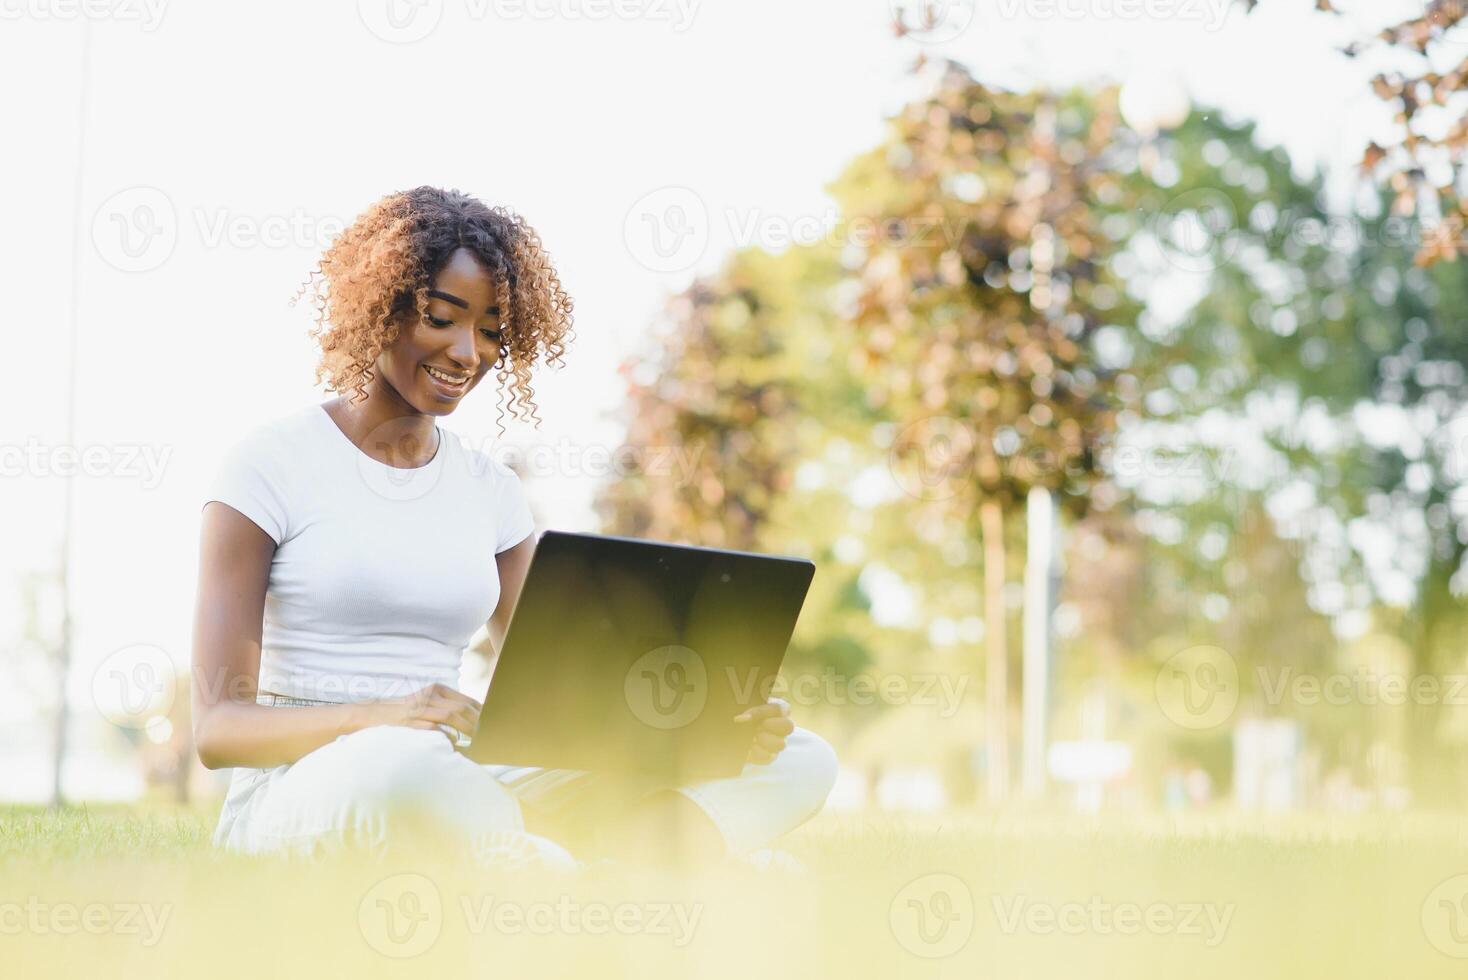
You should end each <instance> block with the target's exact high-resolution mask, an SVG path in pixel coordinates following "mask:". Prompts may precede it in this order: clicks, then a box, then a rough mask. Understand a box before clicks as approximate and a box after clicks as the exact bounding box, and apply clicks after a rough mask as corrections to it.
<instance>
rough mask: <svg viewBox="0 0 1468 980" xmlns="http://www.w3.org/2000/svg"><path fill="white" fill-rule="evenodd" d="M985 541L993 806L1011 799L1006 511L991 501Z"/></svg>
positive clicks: (982, 523) (987, 749)
mask: <svg viewBox="0 0 1468 980" xmlns="http://www.w3.org/2000/svg"><path fill="white" fill-rule="evenodd" d="M979 533H980V534H981V535H983V539H984V630H985V636H986V637H987V638H988V645H987V650H986V653H985V661H986V663H985V672H984V729H985V737H984V754H985V761H986V762H987V764H988V765H987V769H988V791H989V802H990V803H1003V802H1004V801H1005V800H1006V799H1008V798H1009V662H1008V661H1009V640H1008V631H1007V630H1006V628H1005V616H1006V614H1005V610H1004V571H1005V569H1004V565H1005V560H1006V559H1005V554H1004V508H1003V506H1002V505H1001V504H1000V503H999V501H998V500H997V499H995V498H993V497H988V498H986V499H985V500H984V502H983V503H981V504H980V505H979Z"/></svg>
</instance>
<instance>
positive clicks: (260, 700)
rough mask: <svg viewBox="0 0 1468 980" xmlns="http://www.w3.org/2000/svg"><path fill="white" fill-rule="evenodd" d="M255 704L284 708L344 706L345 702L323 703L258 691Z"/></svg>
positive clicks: (312, 699)
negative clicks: (319, 705)
mask: <svg viewBox="0 0 1468 980" xmlns="http://www.w3.org/2000/svg"><path fill="white" fill-rule="evenodd" d="M255 703H256V704H264V705H270V706H278V705H284V706H289V705H302V706H306V705H313V704H343V703H345V702H342V701H322V700H320V699H318V698H296V697H290V696H289V695H285V694H276V693H274V692H272V691H257V692H256V693H255Z"/></svg>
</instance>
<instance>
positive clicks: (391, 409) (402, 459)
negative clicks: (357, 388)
mask: <svg viewBox="0 0 1468 980" xmlns="http://www.w3.org/2000/svg"><path fill="white" fill-rule="evenodd" d="M366 391H367V397H366V398H363V399H360V400H359V401H356V402H352V401H350V400H348V399H347V398H346V397H344V396H341V395H338V396H337V397H336V398H333V399H332V400H331V401H329V402H327V403H326V404H325V406H323V407H324V408H325V409H326V413H327V414H328V415H330V416H331V418H332V421H334V422H336V425H337V428H339V429H341V430H342V432H343V433H344V434H345V435H346V437H347V438H348V439H350V440H352V442H353V444H355V445H356V446H357V448H358V449H360V450H362V452H364V453H366V454H367V455H368V456H371V457H372V458H373V459H375V460H377V461H378V462H380V463H386V464H387V465H388V466H397V467H405V468H416V467H419V466H425V465H427V464H428V462H429V461H430V460H432V459H433V457H434V456H435V455H436V454H437V453H438V440H439V434H438V431H437V429H438V426H437V424H436V422H435V420H434V418H433V417H432V416H430V415H424V414H422V413H421V412H419V411H418V410H417V409H415V408H414V407H413V406H412V405H409V404H408V403H407V401H405V400H404V399H403V398H402V396H400V395H399V394H398V393H397V392H395V391H392V390H391V389H389V388H386V387H385V386H383V385H382V381H381V379H380V378H373V379H372V381H371V382H370V383H369V384H368V385H367V389H366Z"/></svg>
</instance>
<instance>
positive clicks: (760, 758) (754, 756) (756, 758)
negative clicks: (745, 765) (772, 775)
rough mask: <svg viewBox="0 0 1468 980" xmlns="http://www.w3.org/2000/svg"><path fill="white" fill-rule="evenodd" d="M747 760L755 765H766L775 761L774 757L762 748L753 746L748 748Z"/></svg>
mask: <svg viewBox="0 0 1468 980" xmlns="http://www.w3.org/2000/svg"><path fill="white" fill-rule="evenodd" d="M749 761H750V762H752V763H754V764H755V765H757V766H767V765H769V764H770V763H772V762H774V761H775V757H774V756H773V755H771V754H770V753H769V752H766V751H765V750H764V749H760V748H754V749H750V750H749Z"/></svg>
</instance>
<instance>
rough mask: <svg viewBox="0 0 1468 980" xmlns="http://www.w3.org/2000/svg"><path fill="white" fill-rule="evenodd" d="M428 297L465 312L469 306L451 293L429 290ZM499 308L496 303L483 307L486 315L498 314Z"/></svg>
mask: <svg viewBox="0 0 1468 980" xmlns="http://www.w3.org/2000/svg"><path fill="white" fill-rule="evenodd" d="M428 295H429V296H432V297H433V298H434V299H441V300H443V301H444V302H445V303H453V304H454V305H455V306H457V307H458V308H459V309H461V310H467V309H468V308H469V304H468V303H466V302H464V301H463V300H461V299H459V297H457V296H455V295H454V294H453V293H445V292H442V291H441V290H437V289H430V290H429V291H428ZM499 308H500V307H499V304H498V303H491V304H489V306H487V307H485V309H484V312H486V313H497V312H499Z"/></svg>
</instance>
